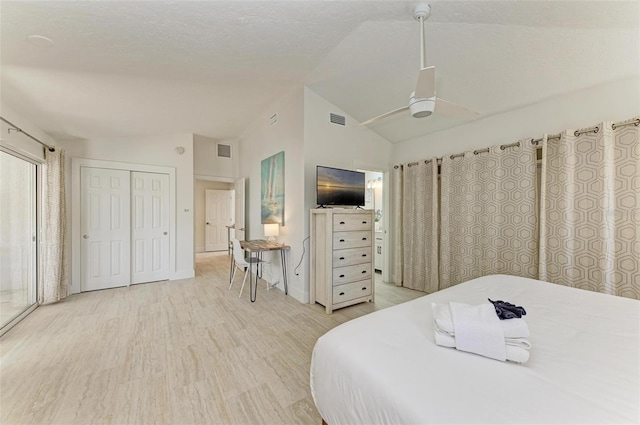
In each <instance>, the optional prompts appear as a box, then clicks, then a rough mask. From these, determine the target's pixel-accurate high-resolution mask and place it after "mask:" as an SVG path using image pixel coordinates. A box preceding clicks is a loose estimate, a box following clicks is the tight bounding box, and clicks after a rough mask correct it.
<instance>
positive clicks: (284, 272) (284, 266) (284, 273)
mask: <svg viewBox="0 0 640 425" xmlns="http://www.w3.org/2000/svg"><path fill="white" fill-rule="evenodd" d="M285 254H286V253H285V250H284V249H281V250H280V260H281V261H282V280H283V281H284V294H285V295H289V288H288V286H287V258H286V255H285Z"/></svg>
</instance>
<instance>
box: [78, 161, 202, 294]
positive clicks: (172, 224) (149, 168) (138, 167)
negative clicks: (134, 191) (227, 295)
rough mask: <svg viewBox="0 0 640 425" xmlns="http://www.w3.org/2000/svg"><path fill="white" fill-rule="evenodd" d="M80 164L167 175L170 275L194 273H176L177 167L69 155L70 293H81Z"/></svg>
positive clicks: (193, 274)
mask: <svg viewBox="0 0 640 425" xmlns="http://www.w3.org/2000/svg"><path fill="white" fill-rule="evenodd" d="M81 167H93V168H108V169H112V170H125V171H140V172H146V173H159V174H168V175H169V276H171V277H170V279H171V280H173V279H184V278H185V277H182V276H183V275H187V274H190V276H188V277H194V276H195V272H194V271H193V270H191V271H182V272H180V273H179V274H178V273H176V250H177V238H176V206H177V203H176V169H175V167H164V166H158V165H146V164H133V163H129V162H118V161H103V160H99V159H87V158H71V286H70V290H71V293H72V294H77V293H80V277H81V273H80V245H81V241H80V233H81V232H80V230H81V229H80V202H79V201H80V169H81Z"/></svg>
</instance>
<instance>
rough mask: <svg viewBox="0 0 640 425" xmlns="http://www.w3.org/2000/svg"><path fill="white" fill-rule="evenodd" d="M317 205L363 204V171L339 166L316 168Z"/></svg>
mask: <svg viewBox="0 0 640 425" xmlns="http://www.w3.org/2000/svg"><path fill="white" fill-rule="evenodd" d="M316 182H317V189H316V193H317V202H318V205H340V206H361V205H364V189H365V182H364V173H361V172H359V171H350V170H341V169H339V168H331V167H323V166H321V165H318V166H317V168H316Z"/></svg>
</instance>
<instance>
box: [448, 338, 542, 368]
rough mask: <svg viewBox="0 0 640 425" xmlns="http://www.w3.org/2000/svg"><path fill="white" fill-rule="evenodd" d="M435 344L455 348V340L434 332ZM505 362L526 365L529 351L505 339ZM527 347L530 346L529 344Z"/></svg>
mask: <svg viewBox="0 0 640 425" xmlns="http://www.w3.org/2000/svg"><path fill="white" fill-rule="evenodd" d="M527 343H528V342H527ZM436 344H438V345H440V346H443V347H449V348H456V339H455V338H454V337H452V336H450V335H447V334H444V333H440V332H436ZM505 344H506V351H507V360H508V361H510V362H514V363H526V362H527V361H528V360H529V350H528V349H526V348H523V347H521V346H518V345H512V344H510V343H509V341H508V340H506V339H505ZM529 346H531V345H530V344H529Z"/></svg>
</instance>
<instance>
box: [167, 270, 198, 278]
mask: <svg viewBox="0 0 640 425" xmlns="http://www.w3.org/2000/svg"><path fill="white" fill-rule="evenodd" d="M195 276H196V272H195V270H193V269H191V270H178V271H176V272H175V273H174V274H173V276H171V277H170V278H169V280H180V279H190V278H192V277H195Z"/></svg>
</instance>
